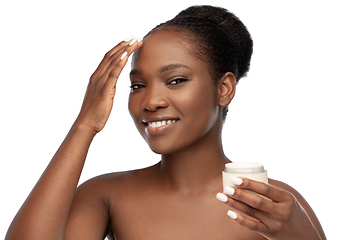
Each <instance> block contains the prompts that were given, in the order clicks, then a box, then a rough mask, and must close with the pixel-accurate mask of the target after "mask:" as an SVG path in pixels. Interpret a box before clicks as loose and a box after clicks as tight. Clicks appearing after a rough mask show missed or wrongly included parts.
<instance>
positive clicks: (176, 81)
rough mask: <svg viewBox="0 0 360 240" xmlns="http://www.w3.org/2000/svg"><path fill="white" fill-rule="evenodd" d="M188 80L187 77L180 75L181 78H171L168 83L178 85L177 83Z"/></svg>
mask: <svg viewBox="0 0 360 240" xmlns="http://www.w3.org/2000/svg"><path fill="white" fill-rule="evenodd" d="M186 81H188V79H187V78H183V77H179V78H176V79H173V80H171V81H170V82H169V83H168V85H177V84H180V83H182V82H186Z"/></svg>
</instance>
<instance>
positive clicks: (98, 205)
mask: <svg viewBox="0 0 360 240" xmlns="http://www.w3.org/2000/svg"><path fill="white" fill-rule="evenodd" d="M134 52H135V54H134V57H133V62H132V70H131V73H130V80H131V93H130V96H129V111H130V114H131V116H132V118H133V120H134V122H135V125H136V126H137V128H138V130H139V132H140V134H141V135H142V136H143V138H144V139H145V141H146V142H147V143H148V145H149V146H150V148H151V149H152V150H153V151H154V152H156V153H159V154H161V155H162V158H161V161H160V162H159V163H158V164H156V165H154V166H151V167H148V168H145V169H141V170H134V171H129V172H121V173H112V174H106V175H102V176H98V177H96V178H93V179H91V180H89V181H87V182H85V183H84V184H82V185H81V186H79V187H78V188H77V184H78V181H79V177H80V174H81V170H82V167H83V165H84V162H85V158H86V154H87V151H88V149H89V146H90V143H91V141H92V139H93V138H94V136H95V135H96V134H97V133H98V132H100V131H101V130H102V129H103V128H104V126H105V124H106V122H107V119H108V117H109V115H110V112H111V109H112V104H113V98H114V96H115V90H116V82H117V79H118V77H119V75H120V73H121V71H122V69H123V67H124V66H125V64H126V62H127V61H128V58H129V56H130V55H131V54H132V53H134ZM251 53H252V40H251V37H250V35H249V33H248V32H247V30H246V27H245V26H244V25H243V24H242V23H241V22H240V20H239V19H237V18H236V17H235V16H234V15H233V14H231V13H229V12H227V11H226V10H225V9H221V8H215V7H210V6H199V7H191V8H189V9H187V10H184V11H183V12H181V13H180V14H179V15H178V16H176V17H175V18H174V19H172V20H170V21H168V22H166V23H164V24H161V25H159V26H157V27H156V28H155V29H153V30H152V31H151V32H150V33H149V34H148V35H147V36H146V37H145V38H144V40H143V41H142V40H137V41H135V40H129V41H123V42H121V43H120V44H118V45H117V46H115V47H114V48H113V49H112V50H110V51H109V52H108V53H107V54H106V55H105V57H104V59H103V60H102V62H101V63H100V65H99V67H98V68H97V69H96V71H95V72H94V74H93V75H92V76H91V78H90V82H89V86H88V89H87V93H86V96H85V99H84V102H83V106H82V109H81V111H80V113H79V116H78V118H77V119H76V121H75V122H74V124H73V126H72V128H71V129H70V131H69V133H68V135H67V137H66V138H65V140H64V142H63V143H62V145H61V146H60V148H59V150H58V151H57V153H56V154H55V156H54V157H53V159H52V160H51V162H50V164H49V165H48V167H47V169H46V170H45V172H44V173H43V175H42V176H41V178H40V180H39V181H38V183H37V184H36V186H35V187H34V189H33V191H32V192H31V193H30V195H29V197H28V198H27V200H26V201H25V203H24V204H23V206H22V207H21V209H20V210H19V212H18V214H17V215H16V217H15V218H14V220H13V222H12V224H11V226H10V228H9V230H8V233H7V236H6V239H103V238H105V236H107V237H108V238H109V239H325V235H324V233H323V231H322V229H321V226H320V223H319V221H318V220H317V218H316V216H315V214H314V212H313V211H312V210H311V208H310V206H309V205H308V204H307V203H306V201H305V200H304V199H303V198H302V197H301V195H300V194H299V193H297V192H296V191H295V190H294V189H292V188H291V187H289V186H287V185H286V184H284V183H281V182H278V181H275V180H271V179H270V180H269V185H266V184H263V183H259V182H256V181H252V180H249V179H241V178H238V179H235V180H236V187H235V188H233V189H230V191H229V189H228V190H227V192H226V193H220V194H218V193H219V192H221V191H222V181H221V171H222V170H223V169H224V164H225V163H228V162H230V160H229V159H228V158H227V157H226V156H225V153H224V151H223V148H222V141H221V130H222V124H223V122H224V120H225V117H226V113H227V107H228V105H229V104H230V102H231V100H232V98H233V97H234V94H235V89H236V83H237V82H238V81H239V79H240V78H241V77H243V76H244V75H245V74H246V72H247V71H248V68H249V63H250V58H251ZM244 190H251V191H252V192H255V193H257V194H259V195H263V196H265V197H262V196H259V195H257V194H254V193H251V192H247V191H244ZM215 196H217V198H218V199H216V197H215ZM219 200H220V201H222V202H223V203H222V202H220V201H219ZM229 209H230V211H229ZM226 213H228V214H226ZM227 215H228V216H227ZM229 217H230V218H229Z"/></svg>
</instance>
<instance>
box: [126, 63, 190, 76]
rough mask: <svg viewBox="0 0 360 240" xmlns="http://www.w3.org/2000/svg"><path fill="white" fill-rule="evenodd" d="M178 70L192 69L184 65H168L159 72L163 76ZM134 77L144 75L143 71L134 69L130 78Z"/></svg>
mask: <svg viewBox="0 0 360 240" xmlns="http://www.w3.org/2000/svg"><path fill="white" fill-rule="evenodd" d="M177 68H186V69H191V68H190V67H188V66H186V65H184V64H180V63H178V64H169V65H166V66H164V67H162V68H160V70H159V74H162V73H164V72H168V71H171V70H174V69H177ZM134 75H142V71H141V70H136V69H133V70H131V72H130V76H134Z"/></svg>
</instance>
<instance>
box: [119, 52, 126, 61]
mask: <svg viewBox="0 0 360 240" xmlns="http://www.w3.org/2000/svg"><path fill="white" fill-rule="evenodd" d="M126 55H127V52H124V53H123V54H122V55H121V57H120V60H123V59H124V58H125V57H126Z"/></svg>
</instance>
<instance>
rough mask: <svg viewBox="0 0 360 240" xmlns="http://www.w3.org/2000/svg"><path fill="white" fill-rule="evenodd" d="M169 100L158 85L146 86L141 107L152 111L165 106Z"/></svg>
mask: <svg viewBox="0 0 360 240" xmlns="http://www.w3.org/2000/svg"><path fill="white" fill-rule="evenodd" d="M168 106H169V100H168V99H167V97H166V94H165V93H164V91H162V90H161V87H160V86H148V87H146V96H145V98H144V101H143V102H142V104H141V109H142V110H145V111H150V112H154V111H156V110H158V109H161V108H167V107H168Z"/></svg>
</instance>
